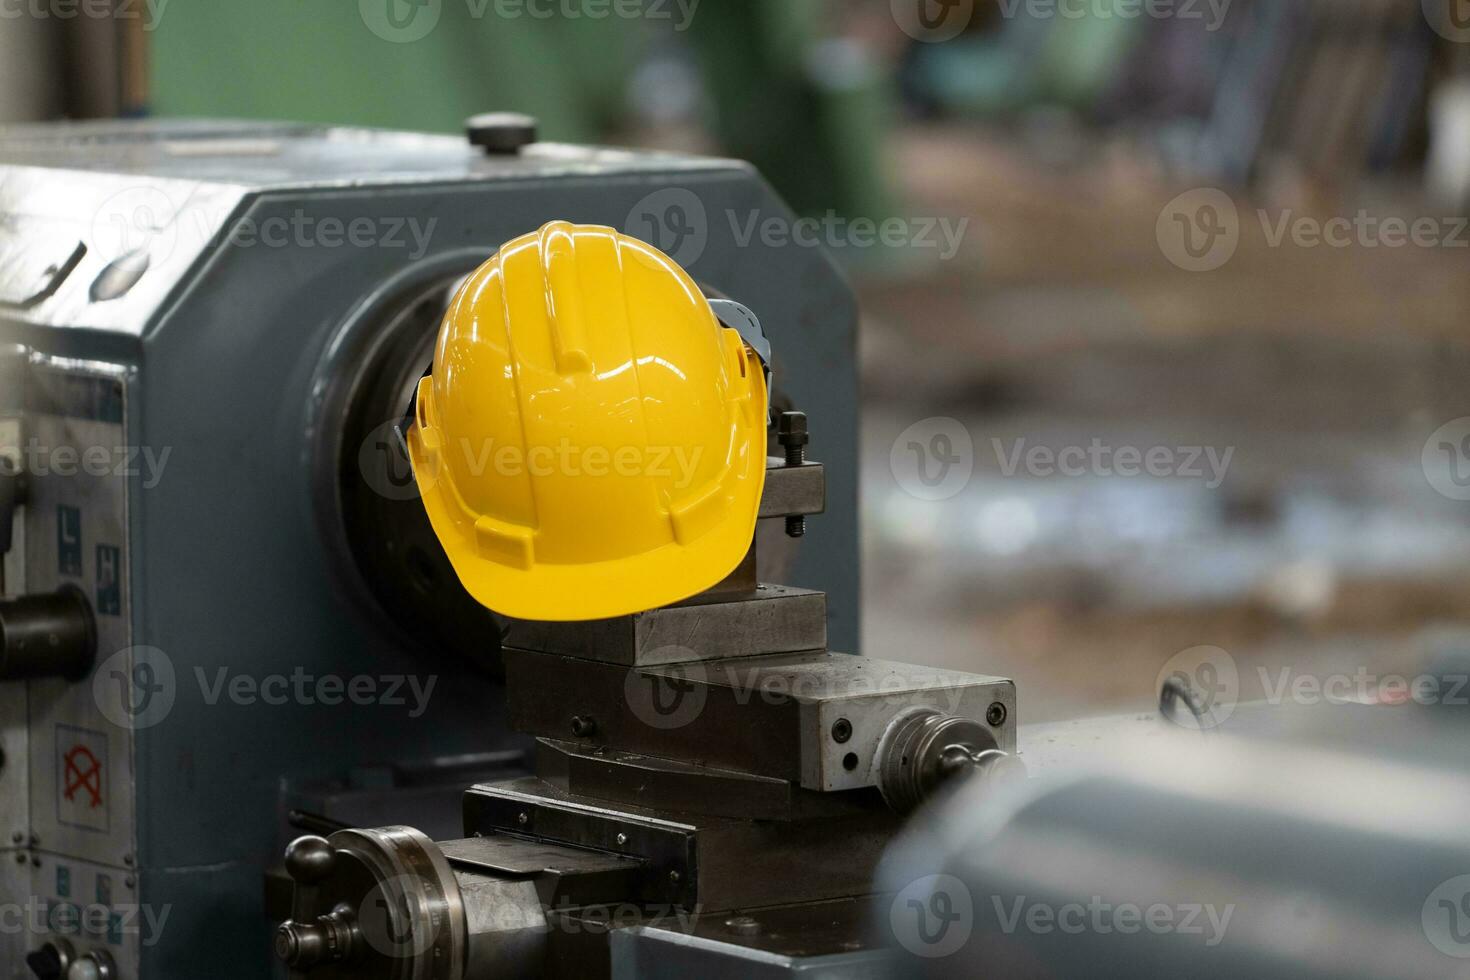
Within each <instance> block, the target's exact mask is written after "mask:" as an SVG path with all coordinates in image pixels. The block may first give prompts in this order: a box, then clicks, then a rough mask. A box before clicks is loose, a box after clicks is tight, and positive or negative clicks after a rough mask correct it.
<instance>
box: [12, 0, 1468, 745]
mask: <svg viewBox="0 0 1470 980" xmlns="http://www.w3.org/2000/svg"><path fill="white" fill-rule="evenodd" d="M564 7H565V4H564V3H562V0H524V2H519V0H517V2H510V0H361V2H313V3H302V2H301V0H251V2H250V3H234V4H225V3H208V2H202V0H116V2H113V0H76V2H75V3H62V2H49V3H36V2H34V0H0V121H21V120H38V119H53V118H63V117H74V118H85V117H105V116H137V115H159V116H186V115H187V116H210V117H244V118H257V119H259V118H274V119H292V120H307V121H321V122H334V123H356V124H366V125H375V126H388V127H401V128H408V129H431V130H439V131H445V132H449V131H456V130H457V129H458V128H459V127H460V125H461V122H462V120H463V118H464V117H466V116H468V115H470V114H471V113H474V112H479V111H484V110H487V109H510V110H518V111H523V112H527V113H531V114H533V115H535V116H537V117H539V119H540V120H541V124H542V130H541V131H542V135H543V138H546V139H552V140H565V141H602V142H609V143H615V144H624V145H636V146H654V147H669V148H677V149H687V150H697V151H701V152H711V153H720V154H727V155H730V156H735V157H741V158H745V159H749V160H751V161H752V162H754V163H755V164H756V165H757V166H759V167H760V168H761V169H762V171H763V172H764V173H765V175H766V176H767V178H768V179H769V180H770V181H771V182H772V184H774V185H775V186H776V188H777V189H778V191H779V192H780V193H781V194H782V195H783V196H784V197H785V198H786V199H787V200H789V201H790V202H791V203H792V204H793V206H794V207H796V208H797V209H798V210H799V211H800V212H802V213H803V214H806V215H808V216H810V217H812V218H813V219H815V220H814V224H813V225H812V226H811V227H812V229H814V231H813V236H814V237H816V238H818V239H820V240H821V241H822V243H823V244H825V245H827V246H828V247H829V248H830V249H831V251H832V254H833V255H834V257H835V258H836V260H837V261H838V262H840V263H841V264H842V265H844V267H845V268H846V270H847V272H848V274H849V275H850V276H851V277H852V280H853V282H854V283H855V285H856V287H857V289H858V291H859V295H860V299H861V302H862V307H863V316H864V319H863V325H862V331H861V340H860V344H861V364H862V370H863V385H864V391H865V397H864V413H865V414H864V418H863V420H862V424H863V445H864V452H865V457H864V459H863V475H864V480H863V485H862V498H863V514H864V522H863V529H864V530H863V534H864V549H865V565H864V579H865V592H866V602H865V607H864V611H863V622H864V637H865V638H864V645H865V651H864V652H868V653H872V654H875V655H879V656H888V657H891V658H893V659H902V660H912V661H918V662H924V663H932V664H936V665H944V666H952V667H957V668H962V669H966V670H980V671H986V672H993V673H996V674H1003V675H1007V676H1011V677H1014V678H1015V679H1016V681H1017V683H1018V686H1019V689H1020V691H1021V692H1022V702H1021V711H1022V716H1023V718H1024V720H1026V721H1038V720H1051V719H1059V718H1067V717H1073V716H1076V715H1080V714H1103V713H1111V712H1119V711H1130V710H1142V709H1146V708H1148V707H1149V706H1150V705H1151V704H1152V702H1153V701H1154V699H1155V697H1156V692H1157V690H1158V687H1157V681H1158V677H1159V671H1160V669H1161V668H1162V667H1163V666H1164V664H1165V663H1166V662H1169V661H1170V659H1171V658H1172V657H1173V656H1174V655H1175V654H1177V653H1179V652H1180V651H1183V650H1187V649H1189V648H1193V647H1197V646H1201V645H1208V646H1214V647H1219V648H1223V649H1225V650H1227V651H1229V652H1230V654H1231V656H1232V657H1233V658H1234V661H1235V663H1236V664H1237V665H1238V666H1239V668H1240V674H1241V678H1240V679H1241V685H1242V691H1241V697H1242V699H1250V698H1252V697H1255V696H1259V694H1260V693H1261V692H1260V691H1259V690H1258V689H1253V685H1254V687H1255V688H1259V687H1260V685H1261V682H1262V680H1263V679H1264V678H1265V676H1266V675H1265V674H1262V673H1261V672H1260V671H1259V670H1258V669H1257V668H1265V669H1266V670H1267V672H1268V673H1271V672H1275V671H1278V670H1279V669H1280V668H1283V667H1286V668H1290V669H1291V670H1293V671H1296V672H1300V673H1315V674H1322V673H1324V672H1331V671H1335V670H1344V671H1348V672H1352V671H1354V670H1356V669H1358V668H1359V667H1362V666H1366V667H1367V668H1368V669H1370V670H1373V671H1377V672H1378V673H1380V674H1389V673H1399V674H1404V675H1413V674H1416V673H1418V672H1420V671H1422V670H1424V669H1426V665H1427V664H1428V663H1429V661H1430V660H1431V659H1433V658H1441V659H1442V658H1444V657H1446V656H1449V657H1455V656H1457V655H1458V652H1459V651H1460V649H1461V648H1462V647H1463V648H1464V649H1466V650H1467V651H1470V639H1465V638H1463V637H1462V634H1461V633H1460V629H1461V628H1466V629H1467V632H1466V633H1465V634H1464V637H1470V502H1467V500H1470V420H1467V419H1466V417H1467V416H1470V384H1467V379H1470V347H1467V339H1470V329H1467V328H1470V275H1467V273H1470V265H1467V259H1470V230H1467V228H1466V222H1465V219H1464V216H1465V215H1466V213H1467V204H1470V43H1467V42H1470V11H1467V10H1466V9H1465V4H1464V0H1443V2H1440V0H1423V2H1422V3H1421V2H1420V0H944V2H941V0H893V2H889V0H861V2H860V0H842V2H837V0H833V2H816V0H743V2H732V0H705V2H703V3H698V2H696V0H639V2H638V3H634V4H632V6H631V7H629V5H628V4H626V3H623V4H613V3H611V2H609V3H608V4H604V5H601V6H598V5H596V4H581V5H578V6H576V8H575V9H576V10H577V11H580V12H581V15H580V16H566V15H562V14H559V13H558V11H563V8H564ZM634 8H636V9H637V10H638V11H639V14H638V16H620V15H618V14H617V13H616V11H617V10H628V9H634ZM593 9H600V10H604V11H607V12H608V15H607V16H604V17H594V16H589V15H588V14H589V12H590V11H592V10H593ZM548 12H550V13H549V14H548ZM712 220H723V218H721V217H719V216H715V217H714V218H713V219H712ZM875 229H876V231H875ZM630 230H631V229H630ZM783 328H785V325H782V324H772V325H770V329H771V332H772V334H773V336H774V337H775V338H776V339H777V344H778V345H779V337H780V333H781V330H782V329H783ZM778 350H779V347H778ZM778 356H779V354H778ZM1457 420H1459V421H1458V422H1457ZM812 454H813V456H814V457H817V458H820V457H821V455H822V444H821V433H820V431H816V432H815V433H814V441H813V447H812ZM1130 474H1135V475H1130ZM811 533H813V534H821V533H823V531H822V528H821V522H820V521H816V522H814V523H813V527H812V531H811ZM797 584H800V583H797ZM1273 676H1274V674H1273ZM1370 696H1371V694H1370Z"/></svg>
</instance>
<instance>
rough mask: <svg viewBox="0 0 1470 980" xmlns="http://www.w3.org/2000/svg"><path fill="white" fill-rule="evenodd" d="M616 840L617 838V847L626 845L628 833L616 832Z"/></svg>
mask: <svg viewBox="0 0 1470 980" xmlns="http://www.w3.org/2000/svg"><path fill="white" fill-rule="evenodd" d="M617 840H618V846H619V847H626V846H627V845H628V835H627V834H618V837H617Z"/></svg>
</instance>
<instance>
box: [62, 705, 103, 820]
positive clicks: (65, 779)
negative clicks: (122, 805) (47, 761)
mask: <svg viewBox="0 0 1470 980" xmlns="http://www.w3.org/2000/svg"><path fill="white" fill-rule="evenodd" d="M107 800H108V797H107V736H106V735H104V734H103V733H101V732H94V731H89V730H88V729H85V728H76V727H73V726H72V725H57V726H56V819H57V821H58V822H60V823H63V824H66V825H67V826H70V827H82V828H85V829H87V830H99V831H102V832H104V833H106V831H107V830H108V825H109V816H110V814H109V813H108V802H107Z"/></svg>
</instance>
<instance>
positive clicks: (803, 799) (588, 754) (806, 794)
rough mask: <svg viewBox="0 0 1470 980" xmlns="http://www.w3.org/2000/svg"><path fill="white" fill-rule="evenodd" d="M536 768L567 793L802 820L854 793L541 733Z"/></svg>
mask: <svg viewBox="0 0 1470 980" xmlns="http://www.w3.org/2000/svg"><path fill="white" fill-rule="evenodd" d="M537 749H538V751H537V754H536V772H537V775H538V776H540V778H541V779H543V780H545V781H547V782H549V783H551V784H552V785H554V786H556V787H557V788H559V789H561V790H563V791H564V792H566V793H569V794H571V795H575V796H582V797H592V798H594V799H599V800H607V801H609V802H614V803H626V804H630V805H632V806H639V807H646V808H649V809H654V810H663V811H669V812H674V813H697V814H704V815H707V816H725V817H742V818H744V819H747V820H786V821H789V820H800V819H813V818H818V819H819V818H821V817H824V816H837V815H841V814H844V813H847V812H850V810H851V808H852V807H853V806H854V805H855V801H854V799H853V796H852V794H841V795H837V796H834V795H833V794H830V793H813V792H810V791H808V790H803V789H801V788H800V787H799V786H797V785H796V784H795V783H792V782H791V781H789V780H786V779H777V778H775V777H772V776H756V775H752V774H750V773H743V772H734V771H732V770H725V769H714V768H711V767H709V766H699V765H694V764H691V763H688V762H680V761H678V760H675V759H659V758H654V757H652V756H645V755H637V754H635V753H632V752H620V751H618V750H616V749H599V748H590V747H588V746H585V745H580V744H578V743H576V742H568V741H561V740H557V739H539V740H538V742H537Z"/></svg>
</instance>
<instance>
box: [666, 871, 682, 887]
mask: <svg viewBox="0 0 1470 980" xmlns="http://www.w3.org/2000/svg"><path fill="white" fill-rule="evenodd" d="M683 878H684V876H683V875H681V874H679V872H677V871H670V872H669V884H671V885H677V884H678V883H679V882H680V881H682V880H683Z"/></svg>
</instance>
